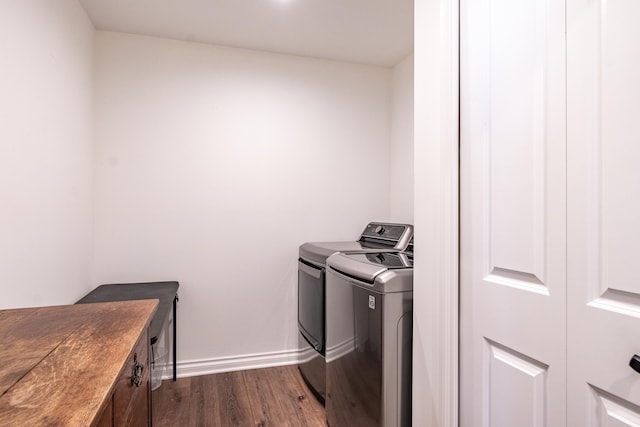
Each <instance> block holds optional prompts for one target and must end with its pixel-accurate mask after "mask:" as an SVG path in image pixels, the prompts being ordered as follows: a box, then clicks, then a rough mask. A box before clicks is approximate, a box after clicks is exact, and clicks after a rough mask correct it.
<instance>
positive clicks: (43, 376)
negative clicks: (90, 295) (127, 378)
mask: <svg viewBox="0 0 640 427" xmlns="http://www.w3.org/2000/svg"><path fill="white" fill-rule="evenodd" d="M157 304H158V301H157V300H138V301H122V302H108V303H96V304H80V305H67V306H55V307H38V308H23V309H12V310H1V311H0V426H40V425H46V426H91V425H95V423H97V421H98V417H99V416H100V414H101V413H102V410H103V409H104V408H105V407H106V405H107V404H108V401H109V397H110V396H111V394H112V392H113V389H114V386H115V384H116V381H117V380H118V377H119V376H120V373H121V370H122V369H123V367H124V365H125V363H126V361H127V358H128V357H129V356H130V353H131V352H132V349H133V347H134V345H135V343H136V341H137V340H138V338H139V337H140V334H141V333H143V332H144V330H145V329H146V328H147V327H148V326H149V322H150V320H151V317H152V316H153V314H154V313H155V311H156V308H157Z"/></svg>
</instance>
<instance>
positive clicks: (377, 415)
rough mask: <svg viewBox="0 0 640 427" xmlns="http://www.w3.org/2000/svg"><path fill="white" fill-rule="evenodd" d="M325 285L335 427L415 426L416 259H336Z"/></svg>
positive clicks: (387, 255)
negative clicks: (414, 322) (414, 260)
mask: <svg viewBox="0 0 640 427" xmlns="http://www.w3.org/2000/svg"><path fill="white" fill-rule="evenodd" d="M326 280H327V285H326V316H327V331H326V363H327V374H326V375H327V399H326V404H325V406H326V413H327V422H328V425H329V426H330V427H358V426H361V427H376V426H377V427H408V426H410V425H411V361H412V357H411V350H412V329H413V326H412V317H413V316H412V314H413V255H412V254H411V253H409V252H405V253H402V252H380V253H370V252H369V253H361V254H334V255H332V256H331V257H329V258H328V260H327V278H326Z"/></svg>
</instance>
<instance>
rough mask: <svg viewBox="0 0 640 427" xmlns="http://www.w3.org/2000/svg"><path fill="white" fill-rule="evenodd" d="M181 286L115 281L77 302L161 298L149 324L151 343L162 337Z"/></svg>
mask: <svg viewBox="0 0 640 427" xmlns="http://www.w3.org/2000/svg"><path fill="white" fill-rule="evenodd" d="M179 286H180V285H179V284H178V282H147V283H114V284H107V285H100V286H98V287H97V288H95V289H94V290H93V291H91V292H90V293H88V294H87V295H85V296H84V297H83V298H82V299H80V300H79V301H78V302H77V303H76V304H88V303H93V302H111V301H128V300H139V299H157V300H160V302H159V304H158V309H157V311H156V314H155V315H154V316H153V318H152V319H151V325H150V326H149V335H150V337H149V338H150V341H151V344H155V342H156V341H157V340H158V338H159V337H160V333H161V332H162V326H163V325H164V322H165V319H166V318H167V315H168V314H169V312H170V311H171V308H172V307H173V301H174V299H175V298H176V296H177V294H178V287H179ZM174 322H175V320H174Z"/></svg>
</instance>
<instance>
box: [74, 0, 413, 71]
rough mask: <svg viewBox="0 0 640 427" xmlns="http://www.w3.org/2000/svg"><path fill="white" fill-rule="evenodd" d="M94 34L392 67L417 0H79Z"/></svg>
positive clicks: (409, 38)
mask: <svg viewBox="0 0 640 427" xmlns="http://www.w3.org/2000/svg"><path fill="white" fill-rule="evenodd" d="M80 2H81V3H82V4H83V6H84V8H85V10H86V11H87V14H88V15H89V17H90V18H91V20H92V21H93V23H94V25H95V26H96V28H97V29H100V30H110V31H119V32H125V33H134V34H145V35H150V36H157V37H166V38H172V39H178V40H187V41H195V42H202V43H210V44H217V45H225V46H232V47H239V48H247V49H256V50H264V51H269V52H279V53H285V54H292V55H302V56H311V57H317V58H325V59H333V60H338V61H349V62H359V63H364V64H372V65H381V66H387V67H388V66H393V65H395V64H397V63H398V62H400V61H401V60H402V59H404V58H405V57H406V56H407V55H409V54H410V53H412V52H413V0H80Z"/></svg>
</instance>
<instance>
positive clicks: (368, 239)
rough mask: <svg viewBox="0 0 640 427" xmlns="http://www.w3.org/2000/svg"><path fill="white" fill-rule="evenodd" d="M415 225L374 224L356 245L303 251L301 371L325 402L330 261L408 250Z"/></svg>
mask: <svg viewBox="0 0 640 427" xmlns="http://www.w3.org/2000/svg"><path fill="white" fill-rule="evenodd" d="M412 237H413V226H412V225H409V224H393V223H382V222H371V223H369V224H367V226H366V227H365V229H364V231H363V232H362V234H361V235H360V238H359V239H358V240H357V241H355V242H349V241H346V242H308V243H304V244H303V245H301V246H300V248H299V253H298V255H299V258H298V331H299V333H298V337H299V341H300V348H302V349H304V350H303V356H302V358H301V361H300V364H299V369H300V372H301V374H302V378H303V379H304V380H305V382H306V383H307V385H308V386H309V388H310V389H311V391H312V392H313V393H314V395H315V396H316V397H317V398H318V400H320V401H321V402H322V403H324V401H325V395H326V393H325V390H326V385H325V384H326V363H325V343H326V340H325V329H326V325H325V305H326V304H325V273H326V262H327V258H329V257H330V256H331V255H333V254H335V253H338V252H341V253H363V252H381V251H398V250H405V249H406V248H407V247H408V246H409V244H410V242H411V239H412Z"/></svg>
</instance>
